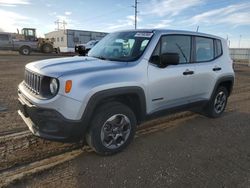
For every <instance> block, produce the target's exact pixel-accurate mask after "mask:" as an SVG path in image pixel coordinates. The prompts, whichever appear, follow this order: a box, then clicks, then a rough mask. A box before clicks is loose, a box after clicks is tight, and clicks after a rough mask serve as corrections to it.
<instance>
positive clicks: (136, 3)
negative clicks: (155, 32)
mask: <svg viewBox="0 0 250 188" xmlns="http://www.w3.org/2000/svg"><path fill="white" fill-rule="evenodd" d="M137 5H138V1H137V0H135V5H134V6H132V7H133V8H134V9H135V29H137V14H138V11H137Z"/></svg>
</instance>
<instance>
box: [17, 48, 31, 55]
mask: <svg viewBox="0 0 250 188" xmlns="http://www.w3.org/2000/svg"><path fill="white" fill-rule="evenodd" d="M30 52H31V48H30V47H29V46H22V47H21V48H20V49H19V53H20V54H21V55H30Z"/></svg>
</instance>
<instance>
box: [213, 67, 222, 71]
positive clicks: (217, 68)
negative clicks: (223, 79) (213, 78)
mask: <svg viewBox="0 0 250 188" xmlns="http://www.w3.org/2000/svg"><path fill="white" fill-rule="evenodd" d="M220 70H221V67H214V68H213V71H220Z"/></svg>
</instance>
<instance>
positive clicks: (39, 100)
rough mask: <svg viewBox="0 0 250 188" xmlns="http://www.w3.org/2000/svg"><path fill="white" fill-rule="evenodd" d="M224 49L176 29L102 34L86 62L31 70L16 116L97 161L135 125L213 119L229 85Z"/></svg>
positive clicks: (125, 140)
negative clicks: (175, 114)
mask: <svg viewBox="0 0 250 188" xmlns="http://www.w3.org/2000/svg"><path fill="white" fill-rule="evenodd" d="M232 65H233V63H232V60H231V59H230V57H229V51H228V47H227V42H226V41H225V40H224V39H222V38H220V37H217V36H212V35H207V34H202V33H197V32H186V31H174V30H130V31H121V32H115V33H111V34H109V35H107V36H106V37H105V38H103V39H102V40H101V41H100V42H99V43H98V44H97V45H96V46H94V47H93V48H92V49H91V50H90V51H89V53H88V56H86V57H81V56H76V57H69V58H57V59H48V60H42V61H37V62H33V63H29V64H27V65H26V67H25V79H24V81H23V82H22V83H20V85H19V86H18V96H19V104H20V110H19V111H18V112H19V115H20V116H21V117H22V119H23V120H24V121H25V123H26V124H27V126H28V127H29V129H30V130H31V132H32V133H33V134H34V135H37V136H39V137H43V138H46V139H51V140H61V141H72V140H74V141H77V140H81V139H85V140H86V141H87V143H88V144H89V145H90V146H91V147H92V148H93V149H94V150H95V151H96V152H97V153H100V154H105V155H108V154H113V153H116V152H119V151H121V150H123V149H124V148H125V147H126V146H127V145H128V144H129V143H130V142H131V140H132V138H133V137H134V135H135V131H136V126H137V125H139V124H140V123H142V122H143V121H146V120H148V119H152V118H155V117H159V116H160V115H164V114H167V113H169V112H170V111H171V110H175V111H176V110H187V109H189V108H193V107H199V108H200V110H201V112H203V114H206V115H208V116H209V117H219V116H220V115H221V114H222V113H223V111H224V109H225V107H226V104H227V99H228V96H229V95H230V93H231V91H232V87H233V83H234V71H233V68H232Z"/></svg>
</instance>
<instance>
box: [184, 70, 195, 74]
mask: <svg viewBox="0 0 250 188" xmlns="http://www.w3.org/2000/svg"><path fill="white" fill-rule="evenodd" d="M191 74H194V71H191V70H186V71H185V72H183V75H191Z"/></svg>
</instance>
